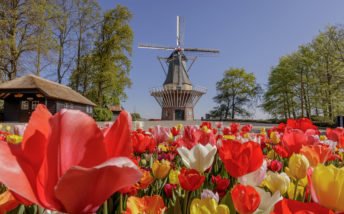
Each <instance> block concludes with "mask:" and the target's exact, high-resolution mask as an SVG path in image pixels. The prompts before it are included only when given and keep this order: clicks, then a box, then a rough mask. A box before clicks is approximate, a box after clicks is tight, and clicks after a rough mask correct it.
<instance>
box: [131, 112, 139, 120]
mask: <svg viewBox="0 0 344 214" xmlns="http://www.w3.org/2000/svg"><path fill="white" fill-rule="evenodd" d="M130 115H131V119H132V120H133V121H136V120H141V116H140V114H139V113H131V114H130Z"/></svg>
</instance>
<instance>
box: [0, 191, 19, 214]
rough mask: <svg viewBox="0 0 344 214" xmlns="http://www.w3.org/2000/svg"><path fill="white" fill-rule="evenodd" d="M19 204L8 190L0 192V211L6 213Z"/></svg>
mask: <svg viewBox="0 0 344 214" xmlns="http://www.w3.org/2000/svg"><path fill="white" fill-rule="evenodd" d="M18 205H19V202H18V201H17V200H16V199H15V198H14V197H13V195H12V193H11V192H10V191H9V190H6V191H5V192H3V193H1V194H0V213H7V212H9V211H11V210H13V209H14V208H16V207H17V206H18Z"/></svg>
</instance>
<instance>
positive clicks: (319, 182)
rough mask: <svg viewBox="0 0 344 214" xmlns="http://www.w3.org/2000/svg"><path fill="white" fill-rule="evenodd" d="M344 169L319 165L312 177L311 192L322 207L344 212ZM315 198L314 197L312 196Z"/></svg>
mask: <svg viewBox="0 0 344 214" xmlns="http://www.w3.org/2000/svg"><path fill="white" fill-rule="evenodd" d="M343 189H344V168H343V167H342V168H336V167H335V166H333V165H329V166H324V165H322V164H319V165H318V166H317V167H315V168H314V171H313V173H312V175H311V191H312V194H313V193H315V195H316V196H317V198H313V200H315V201H318V202H319V203H320V204H321V205H322V206H324V207H327V208H329V209H332V210H336V211H344V203H343V202H344V191H343ZM312 196H313V195H312Z"/></svg>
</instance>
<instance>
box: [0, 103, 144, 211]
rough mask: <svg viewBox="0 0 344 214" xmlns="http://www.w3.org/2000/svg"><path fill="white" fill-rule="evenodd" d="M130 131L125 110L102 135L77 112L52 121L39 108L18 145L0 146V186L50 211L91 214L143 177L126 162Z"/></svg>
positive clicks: (52, 117)
mask: <svg viewBox="0 0 344 214" xmlns="http://www.w3.org/2000/svg"><path fill="white" fill-rule="evenodd" d="M130 129H131V118H130V115H129V114H128V113H127V112H125V111H122V112H121V114H120V115H119V117H118V119H117V121H116V123H115V124H114V125H113V126H112V127H111V128H110V130H109V131H108V132H107V133H106V135H105V136H104V135H103V133H102V131H101V130H100V129H99V128H98V126H97V124H96V123H95V121H94V120H93V119H92V118H91V117H89V116H88V115H87V114H84V113H83V112H81V111H77V110H66V109H64V110H61V111H60V112H59V113H57V114H55V115H54V116H52V115H51V114H50V112H49V111H48V109H47V108H46V107H45V106H44V105H38V106H37V108H36V110H35V111H34V112H33V113H32V115H31V118H30V121H29V123H28V125H27V127H26V130H25V133H24V136H23V141H22V143H21V144H17V145H13V144H7V143H5V142H0V181H1V182H2V183H4V184H5V185H6V187H8V189H10V190H11V191H13V192H15V193H16V194H17V195H18V197H20V198H25V199H27V200H29V201H31V202H33V203H35V204H38V205H40V206H42V207H44V208H46V209H49V210H57V211H60V212H66V213H92V212H95V211H96V210H98V208H99V206H100V205H101V204H102V203H103V202H104V201H105V200H106V199H107V198H109V197H110V196H111V195H112V194H113V193H115V192H116V191H118V190H119V189H121V188H123V187H126V186H129V185H132V184H135V183H136V182H137V181H138V180H140V178H141V176H142V174H141V171H140V170H139V168H138V167H137V166H136V165H135V164H134V163H133V162H132V161H131V160H130V159H128V158H127V157H128V156H129V155H130V154H131V152H132V147H131V143H130ZM95 184H96V185H95Z"/></svg>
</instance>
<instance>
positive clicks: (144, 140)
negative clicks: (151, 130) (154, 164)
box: [131, 131, 156, 153]
mask: <svg viewBox="0 0 344 214" xmlns="http://www.w3.org/2000/svg"><path fill="white" fill-rule="evenodd" d="M131 141H132V143H133V149H134V152H135V153H145V152H147V151H149V152H153V151H154V149H155V147H156V142H155V141H154V139H153V138H151V137H150V136H148V135H144V134H141V133H138V132H136V131H134V132H132V135H131Z"/></svg>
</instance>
